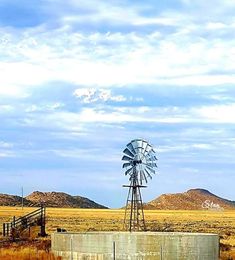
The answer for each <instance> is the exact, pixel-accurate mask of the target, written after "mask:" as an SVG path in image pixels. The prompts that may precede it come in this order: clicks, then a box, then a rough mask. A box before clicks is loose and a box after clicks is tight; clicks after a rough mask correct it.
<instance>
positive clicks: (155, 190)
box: [0, 0, 235, 208]
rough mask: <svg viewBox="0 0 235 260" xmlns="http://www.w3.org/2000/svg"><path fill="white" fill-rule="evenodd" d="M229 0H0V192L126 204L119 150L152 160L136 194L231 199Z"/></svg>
mask: <svg viewBox="0 0 235 260" xmlns="http://www.w3.org/2000/svg"><path fill="white" fill-rule="evenodd" d="M234 12H235V2H234V0H214V1H204V0H197V1H192V0H166V1H153V0H146V1H139V0H135V1H133V0H126V1H122V0H110V1H102V0H100V1H98V0H86V1H76V0H67V1H62V0H38V1H30V0H22V1H17V0H0V177H1V178H0V193H8V194H16V195H20V194H21V187H24V193H25V195H27V194H29V193H31V192H32V191H35V190H39V191H62V192H66V193H69V194H72V195H81V196H85V197H88V198H90V199H92V200H95V201H96V202H98V203H101V204H104V205H106V206H108V207H114V208H116V207H121V206H123V205H124V204H125V200H126V196H127V190H126V189H125V188H123V187H122V185H123V184H128V182H129V180H128V178H127V176H125V174H124V171H123V169H122V161H121V158H122V151H123V150H124V149H125V146H126V144H127V143H129V142H130V141H131V140H133V139H136V138H142V139H145V140H147V141H148V142H149V143H150V144H151V145H152V146H153V147H154V149H155V151H156V156H157V158H158V170H157V173H156V175H155V176H153V179H152V180H151V181H149V182H148V187H147V188H146V189H144V190H143V199H144V201H150V200H152V199H154V198H155V197H157V196H159V195H161V194H162V193H175V192H184V191H186V190H188V189H191V188H204V189H208V190H209V191H211V192H213V193H215V194H216V195H218V196H222V197H225V198H227V199H231V200H235V194H234V182H235V175H234V168H235V160H234V154H235V135H234V133H235V87H234V84H235V62H234V61H235V37H234V36H235V16H234Z"/></svg>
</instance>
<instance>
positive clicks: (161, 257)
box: [160, 245, 163, 260]
mask: <svg viewBox="0 0 235 260" xmlns="http://www.w3.org/2000/svg"><path fill="white" fill-rule="evenodd" d="M160 260H163V252H162V245H161V247H160Z"/></svg>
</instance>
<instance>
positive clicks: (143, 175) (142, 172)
mask: <svg viewBox="0 0 235 260" xmlns="http://www.w3.org/2000/svg"><path fill="white" fill-rule="evenodd" d="M142 175H143V177H144V180H145V182H146V183H148V181H147V178H146V175H145V173H144V171H142Z"/></svg>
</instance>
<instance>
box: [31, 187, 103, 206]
mask: <svg viewBox="0 0 235 260" xmlns="http://www.w3.org/2000/svg"><path fill="white" fill-rule="evenodd" d="M26 199H27V200H29V201H31V202H32V203H34V204H38V205H39V204H41V203H42V202H43V203H44V204H45V205H46V206H47V207H60V208H96V209H104V208H107V207H105V206H103V205H100V204H98V203H96V202H94V201H92V200H89V199H88V198H84V197H81V196H71V195H69V194H67V193H64V192H55V191H53V192H40V191H34V192H33V193H31V194H30V195H28V196H27V197H26Z"/></svg>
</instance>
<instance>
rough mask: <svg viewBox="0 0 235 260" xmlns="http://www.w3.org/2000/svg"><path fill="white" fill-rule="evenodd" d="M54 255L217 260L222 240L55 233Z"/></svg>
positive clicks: (94, 259) (175, 235)
mask: <svg viewBox="0 0 235 260" xmlns="http://www.w3.org/2000/svg"><path fill="white" fill-rule="evenodd" d="M52 251H53V252H54V253H55V254H56V255H57V256H62V257H63V259H73V260H75V259H78V260H85V259H86V260H111V259H115V260H126V259H130V260H137V259H138V260H142V259H143V260H144V259H146V260H147V259H148V260H163V259H164V260H177V259H179V260H201V259H203V260H218V256H219V237H218V235H214V234H197V233H195V234H194V233H157V232H146V233H143V232H141V233H140V232H136V233H128V232H114V233H112V232H90V233H54V234H52Z"/></svg>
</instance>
